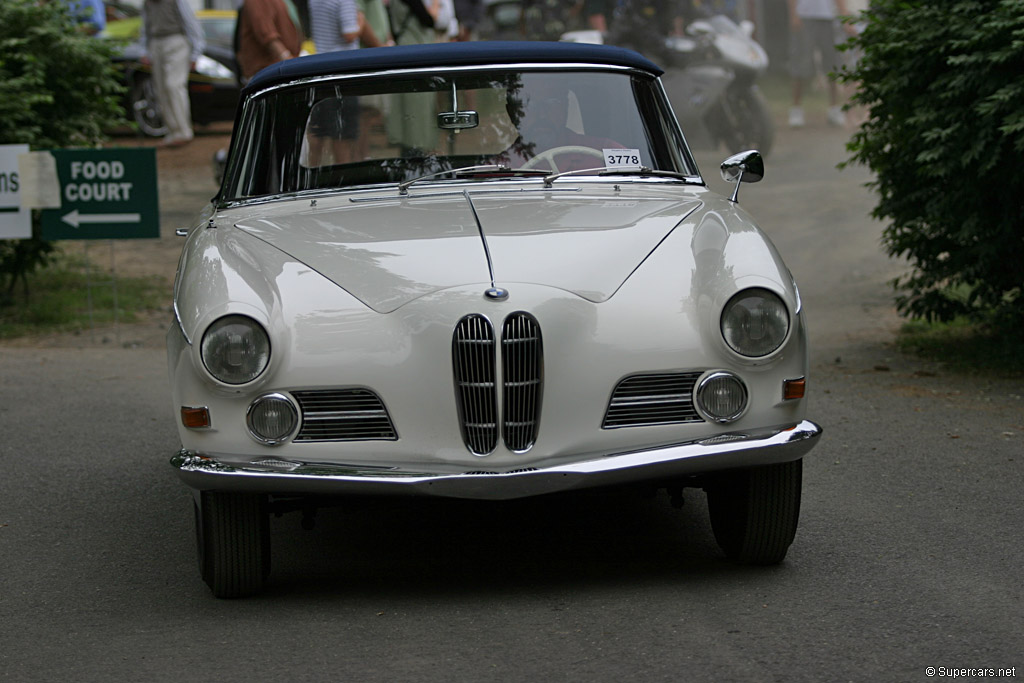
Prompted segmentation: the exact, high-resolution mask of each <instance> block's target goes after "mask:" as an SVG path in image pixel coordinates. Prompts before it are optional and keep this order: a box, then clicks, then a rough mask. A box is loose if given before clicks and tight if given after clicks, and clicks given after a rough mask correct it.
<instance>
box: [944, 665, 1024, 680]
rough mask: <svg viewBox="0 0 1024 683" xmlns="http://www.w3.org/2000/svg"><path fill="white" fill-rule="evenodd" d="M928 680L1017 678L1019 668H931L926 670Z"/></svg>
mask: <svg viewBox="0 0 1024 683" xmlns="http://www.w3.org/2000/svg"><path fill="white" fill-rule="evenodd" d="M924 673H925V675H926V676H928V678H1016V677H1017V667H1015V666H1011V667H1009V668H998V669H997V668H994V667H955V668H954V667H949V666H938V667H935V666H929V667H927V668H926V669H925V670H924Z"/></svg>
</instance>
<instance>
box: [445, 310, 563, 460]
mask: <svg viewBox="0 0 1024 683" xmlns="http://www.w3.org/2000/svg"><path fill="white" fill-rule="evenodd" d="M495 347H496V340H495V334H494V328H493V326H492V325H491V323H490V321H489V320H487V318H485V317H484V316H482V315H477V314H473V315H468V316H466V317H464V318H463V319H462V320H460V321H459V324H458V325H456V327H455V332H454V333H453V337H452V362H453V366H454V374H455V388H456V399H457V402H458V407H459V420H460V422H461V427H462V437H463V440H464V441H465V443H466V447H467V448H468V449H469V450H470V452H472V453H474V454H475V455H487V454H489V453H491V452H493V451H494V449H495V448H496V447H497V445H498V434H499V431H500V433H501V436H502V438H503V439H504V442H505V447H506V448H508V449H509V450H510V451H513V452H516V453H524V452H526V451H528V450H530V448H531V447H533V444H534V442H535V441H536V439H537V427H538V423H539V419H540V404H541V395H542V391H543V345H542V342H541V333H540V326H539V325H538V324H537V321H536V320H535V319H534V318H533V316H531V315H529V314H528V313H523V312H518V313H512V314H511V315H509V316H508V317H507V318H506V319H505V322H504V324H503V325H502V328H501V365H500V367H501V405H500V417H499V402H498V377H497V368H498V359H497V356H498V354H497V350H496V348H495ZM499 425H500V429H499Z"/></svg>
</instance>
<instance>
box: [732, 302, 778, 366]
mask: <svg viewBox="0 0 1024 683" xmlns="http://www.w3.org/2000/svg"><path fill="white" fill-rule="evenodd" d="M788 333H789V311H788V310H787V309H786V304H785V303H783V301H782V299H780V298H779V297H778V295H777V294H775V293H774V292H770V291H768V290H767V289H760V288H754V289H745V290H743V291H742V292H740V293H739V294H736V295H735V296H733V298H731V299H729V303H727V304H726V305H725V310H723V311H722V336H723V337H725V342H726V343H727V344H728V345H729V348H731V349H732V350H733V351H735V352H736V353H738V354H740V355H741V356H749V357H760V356H767V355H768V354H769V353H771V352H772V351H775V350H776V349H777V348H779V347H780V346H782V342H784V341H785V340H786V335H787V334H788Z"/></svg>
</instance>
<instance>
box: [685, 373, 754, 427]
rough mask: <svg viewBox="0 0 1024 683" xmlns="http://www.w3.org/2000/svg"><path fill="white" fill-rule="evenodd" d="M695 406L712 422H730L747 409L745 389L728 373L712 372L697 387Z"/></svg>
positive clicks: (741, 382) (738, 380)
mask: <svg viewBox="0 0 1024 683" xmlns="http://www.w3.org/2000/svg"><path fill="white" fill-rule="evenodd" d="M697 406H698V407H699V408H700V409H701V410H702V411H703V412H704V414H705V415H707V416H708V417H709V418H710V419H711V421H712V422H732V421H733V420H736V419H738V418H739V416H740V415H742V414H743V411H745V410H746V409H747V387H746V385H745V384H743V380H741V379H740V378H739V377H737V376H736V375H734V374H732V373H730V372H714V373H712V374H710V375H708V376H707V377H705V378H704V379H703V380H701V382H700V384H699V385H698V386H697Z"/></svg>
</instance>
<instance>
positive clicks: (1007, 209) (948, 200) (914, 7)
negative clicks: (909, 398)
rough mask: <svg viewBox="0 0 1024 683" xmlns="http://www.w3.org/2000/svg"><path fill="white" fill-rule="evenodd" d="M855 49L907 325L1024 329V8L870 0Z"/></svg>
mask: <svg viewBox="0 0 1024 683" xmlns="http://www.w3.org/2000/svg"><path fill="white" fill-rule="evenodd" d="M865 18H866V26H865V28H864V30H863V32H862V33H861V34H860V35H859V37H856V38H854V39H852V40H851V45H850V46H851V47H852V48H853V49H855V50H857V51H858V52H859V53H860V59H859V61H858V63H857V65H856V66H855V67H854V68H852V69H845V70H844V71H843V73H842V74H841V78H842V79H843V80H844V81H846V82H849V83H856V84H857V85H858V91H857V93H856V94H855V95H854V97H853V100H852V101H853V103H854V104H860V105H864V106H866V107H867V109H868V112H869V118H868V120H867V122H866V123H865V124H864V125H863V127H862V128H861V129H860V130H859V132H857V133H856V134H855V135H854V136H853V138H852V139H851V141H850V143H849V145H848V149H849V151H850V152H851V153H852V157H851V161H853V162H857V163H863V164H865V165H867V166H869V167H870V168H871V169H872V170H873V171H874V174H875V178H876V179H875V180H874V181H873V182H872V183H871V186H872V187H873V188H874V189H875V190H876V192H877V195H878V204H877V206H876V207H875V209H874V211H873V215H874V216H875V217H876V218H878V219H880V220H883V221H886V222H887V223H888V225H887V226H886V228H885V231H884V234H883V241H884V243H885V247H886V249H887V250H888V253H889V254H890V255H891V256H901V257H906V258H907V259H908V260H909V263H910V265H911V267H912V269H911V271H910V273H909V274H908V275H906V276H905V277H903V278H900V279H898V280H896V281H895V283H894V284H895V286H896V288H897V290H898V291H899V292H900V294H899V295H898V298H897V301H898V304H899V307H900V310H901V311H902V312H903V313H904V314H907V315H909V316H911V317H915V318H926V319H928V320H936V319H937V320H950V319H952V318H954V317H955V316H958V315H968V316H970V317H974V318H985V317H989V315H990V314H991V313H993V312H995V313H997V314H999V315H1000V316H1002V319H1004V320H1006V321H1007V322H1011V323H1014V324H1020V323H1021V322H1024V293H1022V287H1024V163H1022V160H1024V77H1022V74H1024V71H1022V69H1024V0H945V1H942V2H929V1H926V0H873V1H872V3H871V9H870V10H869V11H868V12H867V16H866V17H865Z"/></svg>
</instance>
